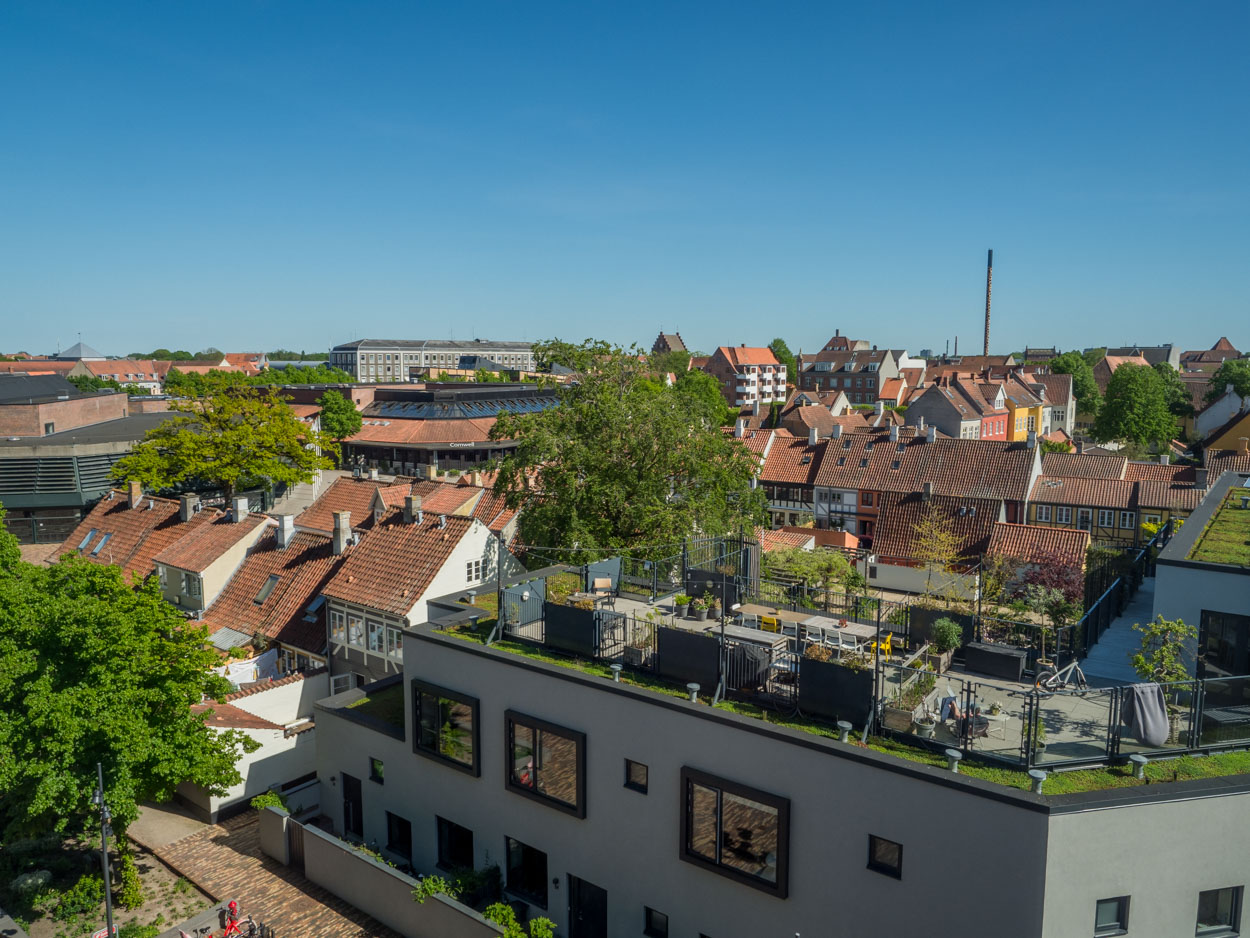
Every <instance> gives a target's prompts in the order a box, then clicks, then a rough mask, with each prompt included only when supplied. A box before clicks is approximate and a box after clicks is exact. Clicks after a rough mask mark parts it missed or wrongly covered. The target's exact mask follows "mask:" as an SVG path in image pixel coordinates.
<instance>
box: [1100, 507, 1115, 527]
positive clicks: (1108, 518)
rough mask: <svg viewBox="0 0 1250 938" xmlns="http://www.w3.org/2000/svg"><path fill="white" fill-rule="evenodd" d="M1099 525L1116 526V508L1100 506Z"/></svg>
mask: <svg viewBox="0 0 1250 938" xmlns="http://www.w3.org/2000/svg"><path fill="white" fill-rule="evenodd" d="M1098 527H1100V528H1114V527H1115V509H1114V508H1099V509H1098Z"/></svg>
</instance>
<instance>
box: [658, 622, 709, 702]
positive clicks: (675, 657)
mask: <svg viewBox="0 0 1250 938" xmlns="http://www.w3.org/2000/svg"><path fill="white" fill-rule="evenodd" d="M658 642H659V647H658V652H659V674H660V677H662V678H666V679H667V680H670V681H676V682H678V683H679V684H690V683H695V684H698V685H699V688H700V690H702V691H703V692H704V693H708V694H710V693H712V691H714V690H715V689H716V682H717V679H718V678H719V677H720V642H719V641H717V640H716V638H715V637H713V636H709V635H705V634H703V633H701V632H686V631H684V630H682V629H665V628H662V629H660V630H659V635H658Z"/></svg>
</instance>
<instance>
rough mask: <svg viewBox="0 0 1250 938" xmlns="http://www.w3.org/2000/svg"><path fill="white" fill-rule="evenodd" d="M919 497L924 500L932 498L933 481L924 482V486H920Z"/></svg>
mask: <svg viewBox="0 0 1250 938" xmlns="http://www.w3.org/2000/svg"><path fill="white" fill-rule="evenodd" d="M920 497H921V498H922V499H924V500H925V501H926V502H927V501H929V500H930V499H931V498H933V483H932V482H926V483H925V484H924V486H923V487H922V488H921V491H920Z"/></svg>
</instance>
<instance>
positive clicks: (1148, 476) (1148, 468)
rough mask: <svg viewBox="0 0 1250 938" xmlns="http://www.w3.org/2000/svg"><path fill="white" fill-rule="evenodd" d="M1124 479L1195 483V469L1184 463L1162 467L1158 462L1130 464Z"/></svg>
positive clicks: (1125, 471) (1125, 469) (1126, 468)
mask: <svg viewBox="0 0 1250 938" xmlns="http://www.w3.org/2000/svg"><path fill="white" fill-rule="evenodd" d="M1124 478H1125V479H1128V480H1129V481H1131V482H1145V481H1153V482H1189V483H1192V482H1193V481H1194V467H1193V466H1186V465H1184V464H1182V463H1171V464H1169V465H1166V466H1164V465H1161V464H1160V463H1157V462H1130V463H1129V464H1128V465H1127V466H1125V468H1124Z"/></svg>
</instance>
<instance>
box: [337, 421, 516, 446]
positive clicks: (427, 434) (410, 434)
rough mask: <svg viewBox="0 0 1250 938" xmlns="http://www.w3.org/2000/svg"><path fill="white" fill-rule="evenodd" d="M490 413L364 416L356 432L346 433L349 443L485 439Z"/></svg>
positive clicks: (440, 441) (484, 440) (474, 440)
mask: <svg viewBox="0 0 1250 938" xmlns="http://www.w3.org/2000/svg"><path fill="white" fill-rule="evenodd" d="M494 425H495V418H494V417H471V418H463V419H455V420H450V419H449V420H438V419H434V420H407V419H404V418H401V417H393V418H388V419H385V420H382V419H378V418H375V417H366V418H365V421H364V425H363V426H362V427H361V428H360V432H359V433H356V434H355V435H353V436H350V437H348V440H349V441H350V442H352V443H391V444H413V443H485V442H486V441H487V440H488V439H490V431H491V427H493V426H494Z"/></svg>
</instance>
